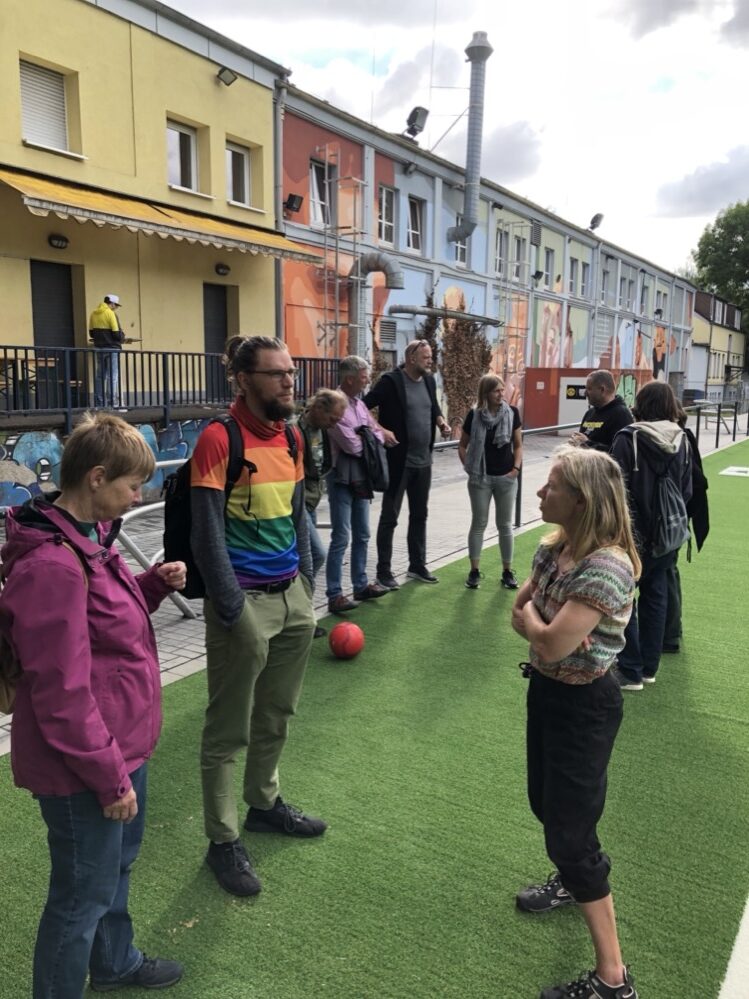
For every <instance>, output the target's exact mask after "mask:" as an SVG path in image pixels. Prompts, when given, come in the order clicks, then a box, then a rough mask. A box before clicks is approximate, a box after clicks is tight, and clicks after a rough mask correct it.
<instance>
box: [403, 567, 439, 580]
mask: <svg viewBox="0 0 749 999" xmlns="http://www.w3.org/2000/svg"><path fill="white" fill-rule="evenodd" d="M406 575H407V576H408V578H409V579H418V581H419V582H420V583H439V579H437V577H436V576H433V575H432V574H431V572H430V571H429V569H427V567H426V566H424V565H422V566H420V567H419V568H417V569H409V570H408V572H407V573H406Z"/></svg>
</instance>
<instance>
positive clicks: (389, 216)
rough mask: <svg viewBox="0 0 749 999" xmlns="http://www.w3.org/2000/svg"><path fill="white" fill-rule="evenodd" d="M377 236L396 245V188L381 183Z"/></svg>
mask: <svg viewBox="0 0 749 999" xmlns="http://www.w3.org/2000/svg"><path fill="white" fill-rule="evenodd" d="M377 238H378V240H379V241H380V242H381V243H385V244H386V245H387V246H395V190H394V189H393V188H392V187H388V186H387V185H385V184H380V188H379V192H378V199H377Z"/></svg>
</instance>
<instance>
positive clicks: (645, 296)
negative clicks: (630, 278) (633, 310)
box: [640, 281, 650, 316]
mask: <svg viewBox="0 0 749 999" xmlns="http://www.w3.org/2000/svg"><path fill="white" fill-rule="evenodd" d="M649 303H650V285H649V284H645V282H644V281H643V282H642V287H641V288H640V315H641V316H646V315H647V312H648V305H649Z"/></svg>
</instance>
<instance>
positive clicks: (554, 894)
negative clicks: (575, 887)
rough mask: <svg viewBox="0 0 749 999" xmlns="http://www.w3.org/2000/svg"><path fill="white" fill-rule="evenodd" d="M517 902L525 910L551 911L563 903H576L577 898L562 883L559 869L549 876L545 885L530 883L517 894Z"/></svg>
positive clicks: (519, 907)
mask: <svg viewBox="0 0 749 999" xmlns="http://www.w3.org/2000/svg"><path fill="white" fill-rule="evenodd" d="M515 904H516V905H517V907H518V909H522V910H523V912H551V910H552V909H559V908H561V907H562V906H563V905H574V904H575V900H574V898H573V897H572V896H571V895H570V893H569V892H568V891H567V889H566V888H565V887H564V885H563V884H562V879H561V878H560V876H559V871H555V872H554V874H551V875H550V876H549V880H548V881H547V882H546V884H543V885H528V887H527V888H523V890H522V891H519V892H518V893H517V895H516V896H515Z"/></svg>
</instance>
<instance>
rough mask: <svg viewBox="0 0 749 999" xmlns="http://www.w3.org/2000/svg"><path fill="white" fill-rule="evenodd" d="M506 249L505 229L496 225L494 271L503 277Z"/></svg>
mask: <svg viewBox="0 0 749 999" xmlns="http://www.w3.org/2000/svg"><path fill="white" fill-rule="evenodd" d="M508 250H509V234H508V232H507V230H506V229H503V228H502V227H501V226H497V231H496V234H495V236H494V272H495V273H496V274H497V275H498V276H499V277H504V274H505V264H506V263H507V251H508Z"/></svg>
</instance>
